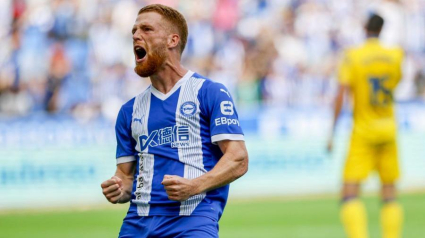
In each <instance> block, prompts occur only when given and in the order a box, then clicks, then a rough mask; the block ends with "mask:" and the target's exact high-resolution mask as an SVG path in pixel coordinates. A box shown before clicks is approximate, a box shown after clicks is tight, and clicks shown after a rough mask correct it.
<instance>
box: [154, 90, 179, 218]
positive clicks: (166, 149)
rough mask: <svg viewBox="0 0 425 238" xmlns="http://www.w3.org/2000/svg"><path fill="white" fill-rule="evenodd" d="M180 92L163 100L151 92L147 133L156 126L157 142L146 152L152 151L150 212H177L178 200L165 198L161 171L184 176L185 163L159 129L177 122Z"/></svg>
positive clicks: (172, 125)
mask: <svg viewBox="0 0 425 238" xmlns="http://www.w3.org/2000/svg"><path fill="white" fill-rule="evenodd" d="M179 94H180V89H178V90H177V91H176V92H175V93H173V95H171V96H170V97H168V98H167V99H166V100H165V101H162V100H160V99H158V98H157V97H155V96H154V95H152V97H151V106H150V112H149V120H148V131H149V134H150V133H152V131H154V130H158V136H157V137H156V138H155V139H154V142H155V143H156V144H158V145H157V146H151V147H149V154H153V155H154V160H155V162H154V174H153V182H152V192H151V201H150V202H149V203H150V204H151V207H150V211H149V214H169V215H173V214H175V215H176V216H177V215H178V214H179V206H180V202H175V201H171V200H169V199H168V196H167V193H166V192H165V189H164V186H163V185H162V184H161V182H162V180H163V178H164V175H166V174H168V175H178V176H181V177H183V174H184V164H182V163H181V162H180V161H179V156H178V150H177V149H176V148H171V143H165V144H162V145H160V144H161V136H162V134H161V132H160V130H161V129H164V128H167V127H168V128H170V127H171V128H173V127H174V126H175V125H176V119H175V118H176V107H177V102H178V98H179ZM156 205H158V206H156Z"/></svg>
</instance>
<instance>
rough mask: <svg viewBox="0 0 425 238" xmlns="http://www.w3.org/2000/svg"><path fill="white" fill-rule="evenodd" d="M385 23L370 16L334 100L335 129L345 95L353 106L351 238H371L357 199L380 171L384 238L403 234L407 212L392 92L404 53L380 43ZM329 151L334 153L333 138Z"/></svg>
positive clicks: (345, 200)
mask: <svg viewBox="0 0 425 238" xmlns="http://www.w3.org/2000/svg"><path fill="white" fill-rule="evenodd" d="M383 24H384V20H383V19H382V18H381V17H380V16H378V15H372V16H371V17H370V18H369V20H368V22H367V24H366V34H367V38H368V39H367V41H366V42H365V44H364V45H362V46H361V47H359V48H355V49H350V50H347V52H346V54H345V59H344V61H343V62H342V65H341V68H340V71H339V76H338V78H339V81H340V86H339V90H338V93H337V97H336V99H335V112H334V127H335V123H336V120H337V118H338V115H339V113H340V111H341V107H342V103H343V98H344V94H346V93H347V92H350V94H351V96H352V98H353V101H354V109H353V119H354V126H353V132H352V135H351V144H350V149H349V153H348V157H347V160H346V164H345V169H344V185H343V189H342V205H341V219H342V223H343V224H344V227H345V230H346V233H347V234H348V236H349V237H351V238H364V237H368V232H367V218H366V211H365V207H364V205H363V203H362V202H361V201H360V200H359V199H358V196H359V190H360V183H361V182H362V181H363V180H365V179H366V178H367V177H368V175H369V173H370V172H371V171H373V170H377V171H378V173H379V176H380V179H381V183H382V202H383V205H382V209H381V224H382V232H383V237H385V238H390V237H391V238H393V237H394V238H396V237H400V235H401V226H402V219H403V212H402V208H401V206H400V205H399V204H398V203H397V202H396V189H395V182H396V180H397V178H398V177H399V166H398V158H397V145H396V120H395V116H394V99H393V91H394V89H395V87H396V86H397V84H398V82H399V81H400V78H401V63H402V58H403V53H402V50H401V49H398V48H385V47H383V46H382V45H381V44H380V42H379V40H378V37H379V34H380V32H381V29H382V26H383ZM328 149H329V150H332V138H331V139H330V141H329V144H328Z"/></svg>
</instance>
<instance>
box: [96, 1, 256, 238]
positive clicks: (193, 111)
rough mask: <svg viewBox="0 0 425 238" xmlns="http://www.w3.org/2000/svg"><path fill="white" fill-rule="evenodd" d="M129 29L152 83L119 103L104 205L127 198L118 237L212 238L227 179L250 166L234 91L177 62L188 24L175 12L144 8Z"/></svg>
mask: <svg viewBox="0 0 425 238" xmlns="http://www.w3.org/2000/svg"><path fill="white" fill-rule="evenodd" d="M132 33H133V45H134V55H135V61H136V67H135V72H136V73H137V74H138V75H140V76H141V77H149V78H150V80H151V85H150V86H149V87H148V88H147V89H146V90H145V91H144V92H142V93H141V94H139V95H137V96H136V97H135V98H133V99H131V100H130V101H129V102H127V103H126V104H124V105H123V106H122V108H121V110H120V112H119V114H118V119H117V122H116V127H115V129H116V137H117V154H116V158H117V160H116V162H117V169H116V173H115V176H113V177H112V178H111V179H108V180H106V181H105V182H103V183H102V184H101V187H102V189H103V194H104V195H105V197H106V198H107V200H108V201H109V202H111V203H126V202H130V208H129V210H128V213H127V216H126V217H125V219H124V221H123V225H122V227H121V231H120V233H119V237H122V238H124V237H131V238H135V237H206V238H208V237H218V220H219V219H220V217H221V215H222V213H223V209H224V206H225V205H226V201H227V196H228V191H229V185H228V184H229V183H231V182H232V181H234V180H236V179H238V178H239V177H241V176H242V175H243V174H245V173H246V172H247V169H248V154H247V150H246V148H245V142H244V136H243V132H242V129H241V127H240V125H239V120H238V115H237V112H236V109H235V107H234V103H233V99H232V96H231V95H230V94H229V92H228V90H227V89H226V88H225V87H224V86H223V85H222V84H219V83H215V82H213V81H211V80H209V79H207V78H205V77H203V76H201V75H199V74H197V73H194V72H192V71H190V70H187V69H185V68H184V67H183V66H182V65H181V64H180V59H181V54H182V52H183V50H184V48H185V44H186V41H187V35H188V29H187V24H186V20H185V19H184V17H183V16H182V15H181V14H180V13H179V12H178V11H176V10H175V9H173V8H170V7H167V6H163V5H159V4H154V5H148V6H145V7H143V8H142V9H141V10H140V11H139V13H138V16H137V19H136V21H135V24H134V26H133V30H132Z"/></svg>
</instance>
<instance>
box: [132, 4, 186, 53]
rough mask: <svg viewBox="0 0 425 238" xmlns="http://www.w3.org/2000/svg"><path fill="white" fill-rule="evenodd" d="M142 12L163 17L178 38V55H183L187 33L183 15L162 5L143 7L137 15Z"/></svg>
mask: <svg viewBox="0 0 425 238" xmlns="http://www.w3.org/2000/svg"><path fill="white" fill-rule="evenodd" d="M144 12H156V13H158V14H160V15H161V16H162V17H164V18H165V19H166V20H167V21H168V22H169V23H170V24H172V25H173V26H175V27H176V29H177V31H178V32H177V33H178V34H179V36H180V43H179V44H180V54H182V53H183V50H184V48H185V47H186V42H187V35H188V34H189V31H188V29H187V22H186V19H185V18H184V17H183V15H182V14H181V13H180V12H179V11H177V10H175V9H174V8H172V7H168V6H165V5H162V4H151V5H147V6H145V7H143V8H142V9H140V10H139V13H138V15H140V14H141V13H144Z"/></svg>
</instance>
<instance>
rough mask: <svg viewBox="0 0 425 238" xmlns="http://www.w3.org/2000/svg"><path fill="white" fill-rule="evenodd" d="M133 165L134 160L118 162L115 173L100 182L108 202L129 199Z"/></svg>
mask: <svg viewBox="0 0 425 238" xmlns="http://www.w3.org/2000/svg"><path fill="white" fill-rule="evenodd" d="M135 167H136V162H135V161H132V162H128V163H122V164H118V165H117V170H116V171H115V175H114V176H112V178H110V179H108V180H106V181H104V182H103V183H102V184H101V187H102V192H103V195H104V196H105V198H106V199H107V200H108V201H109V202H110V203H114V204H115V203H126V202H128V201H130V199H131V190H132V185H133V176H134V171H135Z"/></svg>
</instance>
